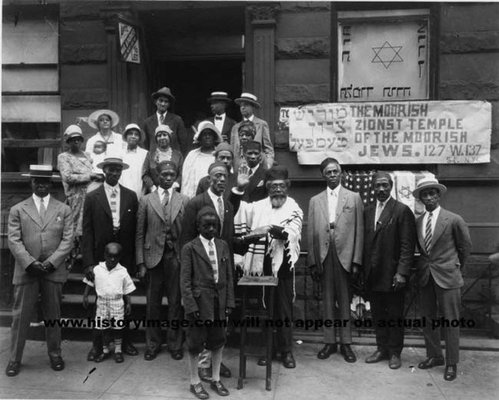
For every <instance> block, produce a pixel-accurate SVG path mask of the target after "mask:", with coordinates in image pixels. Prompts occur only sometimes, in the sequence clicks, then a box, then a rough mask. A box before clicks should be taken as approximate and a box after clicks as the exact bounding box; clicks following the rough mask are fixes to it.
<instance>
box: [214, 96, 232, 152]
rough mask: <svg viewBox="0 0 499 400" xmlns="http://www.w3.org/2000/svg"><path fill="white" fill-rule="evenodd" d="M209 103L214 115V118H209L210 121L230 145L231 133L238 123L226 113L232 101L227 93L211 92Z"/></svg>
mask: <svg viewBox="0 0 499 400" xmlns="http://www.w3.org/2000/svg"><path fill="white" fill-rule="evenodd" d="M208 103H209V104H210V109H211V112H212V113H213V117H211V118H208V120H209V121H211V122H213V123H214V124H215V126H216V127H217V129H218V130H219V131H220V133H221V135H222V139H223V141H224V142H228V143H230V132H231V130H232V127H233V126H234V125H235V124H236V121H234V120H233V119H231V118H229V117H228V116H227V114H226V113H225V112H226V110H227V107H228V106H229V104H230V103H232V100H231V99H230V98H229V95H228V94H227V92H221V91H218V92H211V94H210V97H208Z"/></svg>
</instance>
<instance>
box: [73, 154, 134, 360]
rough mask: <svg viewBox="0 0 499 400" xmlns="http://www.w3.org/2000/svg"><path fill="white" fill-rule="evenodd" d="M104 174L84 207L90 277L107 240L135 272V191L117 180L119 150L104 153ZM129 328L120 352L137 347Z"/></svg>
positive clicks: (121, 166) (121, 164)
mask: <svg viewBox="0 0 499 400" xmlns="http://www.w3.org/2000/svg"><path fill="white" fill-rule="evenodd" d="M98 167H99V168H102V170H103V171H104V175H105V180H104V184H103V185H102V186H100V187H99V188H98V189H95V190H94V191H92V192H90V193H88V195H87V197H86V198H85V205H84V207H83V237H82V256H83V267H84V268H85V269H86V270H85V271H86V275H87V277H88V278H90V280H93V267H95V266H96V265H97V264H99V262H101V261H104V250H105V247H106V245H107V244H108V243H111V242H116V243H119V244H120V245H121V246H122V248H123V251H122V253H121V258H120V263H121V264H122V265H123V266H124V267H125V268H126V269H127V270H128V273H129V275H130V276H134V275H135V231H136V225H137V221H136V220H137V209H138V201H137V195H136V194H135V192H134V191H132V190H130V189H127V188H126V187H124V186H122V185H120V184H119V183H118V181H119V179H120V177H121V173H122V170H123V169H127V168H128V167H129V166H128V164H126V163H124V162H123V158H122V155H121V154H117V155H113V154H107V155H106V158H105V159H104V161H103V162H101V163H100V164H99V165H98ZM127 331H128V329H126V328H125V331H124V332H123V352H124V353H125V354H128V355H131V356H133V355H137V354H138V352H137V349H136V348H135V347H134V346H133V344H132V343H131V342H130V341H129V340H128V337H127ZM97 356H99V354H97V350H96V349H95V347H93V348H92V350H90V353H89V354H88V357H87V359H88V360H89V361H93V360H94V359H95V357H97Z"/></svg>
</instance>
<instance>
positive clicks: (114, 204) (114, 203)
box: [109, 188, 118, 228]
mask: <svg viewBox="0 0 499 400" xmlns="http://www.w3.org/2000/svg"><path fill="white" fill-rule="evenodd" d="M116 192H117V191H116V189H115V188H112V189H111V196H110V199H111V201H110V202H109V207H110V208H111V215H112V216H113V225H114V227H115V228H117V227H118V216H117V213H118V203H117V201H116V195H117V193H116Z"/></svg>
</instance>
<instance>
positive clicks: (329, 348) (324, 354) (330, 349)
mask: <svg viewBox="0 0 499 400" xmlns="http://www.w3.org/2000/svg"><path fill="white" fill-rule="evenodd" d="M337 351H338V346H337V344H336V343H326V344H325V346H324V347H323V348H322V349H321V350H320V351H319V352H318V353H317V358H318V359H319V360H325V359H326V358H329V356H330V355H331V354H334V353H336V352H337Z"/></svg>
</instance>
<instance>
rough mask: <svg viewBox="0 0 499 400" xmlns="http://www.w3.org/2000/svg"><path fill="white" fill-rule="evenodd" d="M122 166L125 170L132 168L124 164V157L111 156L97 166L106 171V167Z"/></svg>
mask: <svg viewBox="0 0 499 400" xmlns="http://www.w3.org/2000/svg"><path fill="white" fill-rule="evenodd" d="M111 164H114V165H121V166H122V167H123V169H128V168H129V167H130V166H129V165H128V164H127V163H125V162H123V157H122V156H121V155H109V156H106V158H104V160H103V161H102V162H100V163H99V164H97V168H100V169H104V167H105V166H106V165H111Z"/></svg>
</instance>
